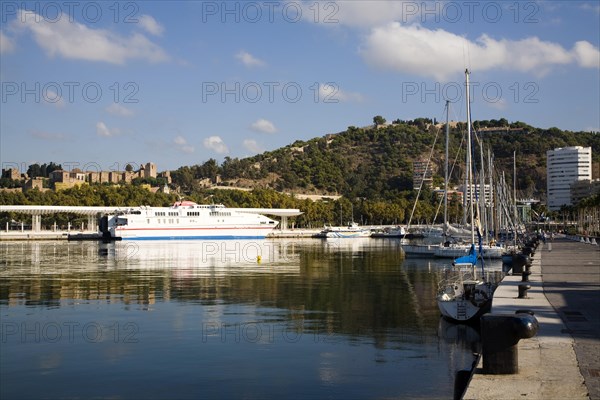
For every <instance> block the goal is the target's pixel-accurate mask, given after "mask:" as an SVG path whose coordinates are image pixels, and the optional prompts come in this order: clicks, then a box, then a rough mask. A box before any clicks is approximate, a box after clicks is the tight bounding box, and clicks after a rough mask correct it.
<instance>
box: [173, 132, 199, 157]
mask: <svg viewBox="0 0 600 400" xmlns="http://www.w3.org/2000/svg"><path fill="white" fill-rule="evenodd" d="M173 143H174V144H175V148H176V149H177V150H179V151H181V152H182V153H186V154H191V153H193V152H194V150H196V149H195V148H194V146H192V145H190V144H189V143H188V142H187V140H186V138H184V137H183V136H181V135H179V136H176V137H175V139H173Z"/></svg>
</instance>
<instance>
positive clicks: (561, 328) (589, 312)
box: [464, 239, 600, 400]
mask: <svg viewBox="0 0 600 400" xmlns="http://www.w3.org/2000/svg"><path fill="white" fill-rule="evenodd" d="M531 272H532V274H531V276H530V283H529V284H530V285H531V289H530V290H529V291H528V294H527V298H526V299H518V298H517V295H518V286H519V284H521V283H522V282H521V276H507V277H505V279H504V280H503V281H502V284H501V285H500V286H499V287H498V289H497V290H496V293H495V294H494V300H493V303H492V312H494V313H505V312H509V313H514V312H515V311H516V310H519V309H529V310H532V311H533V312H534V313H535V316H536V318H537V319H538V322H539V330H538V334H537V335H536V336H535V337H533V338H531V339H523V340H521V341H520V342H519V345H518V348H519V373H518V374H515V375H484V374H482V373H481V372H482V370H481V367H482V364H481V361H480V364H479V365H478V367H477V369H476V370H475V374H474V375H473V379H472V380H471V383H470V384H469V387H468V389H467V391H466V393H465V395H464V398H465V399H539V400H544V399H587V398H591V399H593V400H600V390H599V383H600V247H598V246H592V245H590V244H583V243H578V242H573V241H568V240H566V239H556V240H554V241H553V242H552V243H550V242H548V243H546V245H541V246H540V247H539V248H538V251H537V252H536V255H535V257H534V259H533V265H532V268H531Z"/></svg>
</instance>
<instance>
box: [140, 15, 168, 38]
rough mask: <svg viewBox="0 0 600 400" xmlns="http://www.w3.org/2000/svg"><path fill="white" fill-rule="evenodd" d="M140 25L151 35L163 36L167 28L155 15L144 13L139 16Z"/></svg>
mask: <svg viewBox="0 0 600 400" xmlns="http://www.w3.org/2000/svg"><path fill="white" fill-rule="evenodd" d="M138 23H139V24H140V26H141V27H142V28H143V29H144V30H145V31H146V32H148V33H150V34H151V35H155V36H162V34H163V32H164V31H165V28H164V27H163V26H162V25H161V24H159V23H158V22H157V21H156V20H155V19H154V18H153V17H151V16H150V15H148V14H143V15H140V16H139V17H138Z"/></svg>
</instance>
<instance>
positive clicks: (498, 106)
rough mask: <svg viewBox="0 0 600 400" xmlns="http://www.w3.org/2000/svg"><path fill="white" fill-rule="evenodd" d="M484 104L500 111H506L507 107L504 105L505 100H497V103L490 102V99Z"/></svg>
mask: <svg viewBox="0 0 600 400" xmlns="http://www.w3.org/2000/svg"><path fill="white" fill-rule="evenodd" d="M485 104H487V105H489V106H490V107H492V108H495V109H496V110H500V111H503V110H506V108H507V107H508V104H507V103H506V100H505V99H498V100H497V101H491V100H490V99H488V100H487V101H486V102H485Z"/></svg>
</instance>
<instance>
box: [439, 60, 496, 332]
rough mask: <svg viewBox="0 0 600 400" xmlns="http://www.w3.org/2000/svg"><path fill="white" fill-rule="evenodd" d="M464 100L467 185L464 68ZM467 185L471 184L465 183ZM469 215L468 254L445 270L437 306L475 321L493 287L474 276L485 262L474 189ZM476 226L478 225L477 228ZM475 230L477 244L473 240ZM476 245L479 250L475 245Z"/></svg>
mask: <svg viewBox="0 0 600 400" xmlns="http://www.w3.org/2000/svg"><path fill="white" fill-rule="evenodd" d="M465 83H466V85H465V86H466V99H467V152H466V153H467V154H466V178H465V182H466V184H467V185H471V184H472V182H473V171H472V163H471V161H472V160H471V104H470V97H469V70H468V69H467V70H465ZM467 187H470V186H467ZM468 192H469V197H470V199H469V215H470V219H471V245H470V247H469V251H468V254H466V255H463V256H462V257H458V258H457V259H455V260H454V262H453V264H452V269H450V270H447V271H446V272H445V274H446V276H445V279H444V280H443V281H442V282H440V285H439V291H438V295H437V303H438V308H439V309H440V312H441V313H442V315H443V316H444V317H446V318H448V319H451V320H453V321H457V322H468V321H472V320H475V319H476V318H478V317H479V316H480V315H482V314H483V313H485V312H487V311H489V309H490V307H491V300H492V294H493V291H494V288H493V287H492V285H491V283H489V282H486V281H485V280H484V279H483V276H482V278H479V277H478V276H477V268H476V267H477V262H478V261H481V270H482V275H483V269H484V261H483V257H481V255H482V250H483V245H482V237H481V228H480V227H479V221H478V218H475V215H474V210H473V203H474V202H473V190H469V191H468ZM476 226H477V228H476ZM475 232H477V239H478V240H477V243H476V242H475ZM476 245H478V249H477V248H476Z"/></svg>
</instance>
